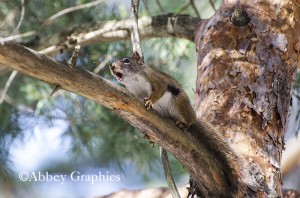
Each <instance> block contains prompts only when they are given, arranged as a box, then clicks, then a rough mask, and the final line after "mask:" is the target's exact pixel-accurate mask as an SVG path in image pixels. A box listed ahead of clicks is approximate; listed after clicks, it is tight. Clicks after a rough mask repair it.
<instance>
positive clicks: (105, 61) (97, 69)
mask: <svg viewBox="0 0 300 198" xmlns="http://www.w3.org/2000/svg"><path fill="white" fill-rule="evenodd" d="M115 55H116V53H112V54H109V55H107V56H106V57H105V59H104V60H103V61H102V62H101V63H100V64H99V65H98V66H97V67H96V68H95V69H94V71H93V72H94V73H96V74H98V73H99V72H100V71H101V70H102V69H103V68H104V67H105V65H106V64H107V63H109V61H110V60H111V59H112V58H113V56H115Z"/></svg>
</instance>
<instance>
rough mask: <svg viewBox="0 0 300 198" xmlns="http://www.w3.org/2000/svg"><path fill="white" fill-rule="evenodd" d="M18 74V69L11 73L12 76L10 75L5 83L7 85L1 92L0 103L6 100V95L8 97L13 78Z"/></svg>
mask: <svg viewBox="0 0 300 198" xmlns="http://www.w3.org/2000/svg"><path fill="white" fill-rule="evenodd" d="M17 74H18V71H17V70H14V71H13V72H12V73H11V74H10V76H9V78H8V80H7V82H6V84H5V87H4V89H3V91H2V93H1V97H0V104H2V103H3V101H4V99H5V97H6V93H7V91H8V89H9V87H10V85H11V84H12V82H13V80H14V78H15V77H16V75H17Z"/></svg>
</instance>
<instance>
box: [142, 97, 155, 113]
mask: <svg viewBox="0 0 300 198" xmlns="http://www.w3.org/2000/svg"><path fill="white" fill-rule="evenodd" d="M144 102H145V107H146V109H147V110H150V109H152V107H153V102H152V101H151V100H150V99H148V98H144Z"/></svg>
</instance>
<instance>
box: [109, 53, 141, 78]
mask: <svg viewBox="0 0 300 198" xmlns="http://www.w3.org/2000/svg"><path fill="white" fill-rule="evenodd" d="M142 65H143V61H142V60H141V57H140V56H139V54H138V53H137V52H135V53H133V56H132V57H131V58H122V59H117V60H114V61H113V62H112V64H111V66H110V71H111V73H112V75H114V76H115V77H116V79H117V80H118V81H119V82H121V83H124V82H125V81H126V80H130V79H131V78H133V77H134V76H135V75H136V74H137V73H138V72H139V71H140V70H141V69H142Z"/></svg>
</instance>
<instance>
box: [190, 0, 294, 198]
mask: <svg viewBox="0 0 300 198" xmlns="http://www.w3.org/2000/svg"><path fill="white" fill-rule="evenodd" d="M241 2H242V3H241V7H239V5H237V4H236V2H235V1H230V0H225V1H224V2H223V5H222V6H221V8H220V9H219V10H218V11H217V12H216V14H215V15H214V16H213V17H212V18H210V19H209V20H206V21H205V22H203V23H201V25H199V27H198V28H197V30H196V33H195V43H196V46H197V51H198V68H197V69H198V70H197V71H198V76H197V82H196V100H195V110H196V113H197V116H198V118H199V119H201V120H205V121H207V122H209V123H211V124H212V125H214V126H215V127H216V128H218V130H219V132H220V133H222V134H223V136H224V138H225V139H227V140H228V142H229V143H230V145H231V147H232V149H233V150H234V151H236V153H237V154H238V155H239V156H240V157H242V158H243V163H244V165H243V167H245V171H244V175H245V177H247V179H246V183H247V185H248V187H249V188H248V192H247V195H248V196H251V197H252V196H254V197H266V196H267V197H280V196H282V189H281V184H282V179H281V173H280V162H281V154H282V149H284V132H285V128H286V120H287V115H288V108H289V106H290V99H291V88H292V84H293V81H294V73H295V70H296V68H297V57H298V54H299V47H300V46H299V35H300V32H299V14H300V13H299V12H298V11H299V7H298V6H299V4H297V3H296V2H292V1H288V0H281V1H276V0H264V1H255V2H256V3H253V2H252V1H241ZM298 2H299V1H298ZM234 8H242V9H243V10H244V11H246V13H247V14H248V16H249V17H250V22H249V23H248V24H247V25H244V26H235V25H234V24H233V23H232V22H231V20H230V17H231V15H232V13H233V12H234Z"/></svg>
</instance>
